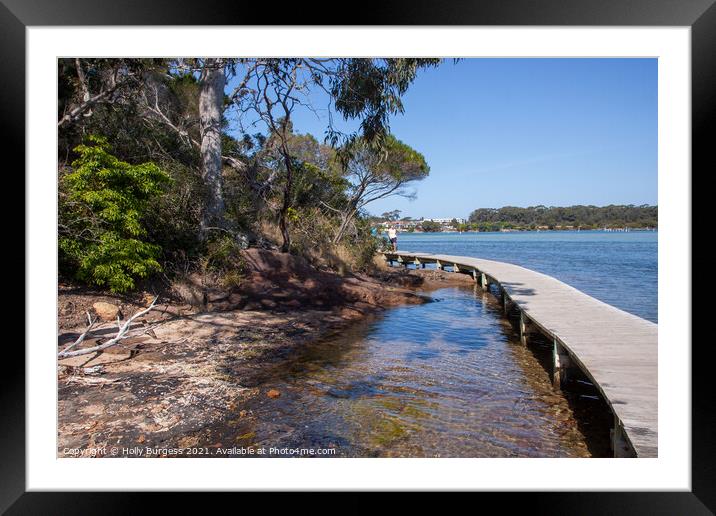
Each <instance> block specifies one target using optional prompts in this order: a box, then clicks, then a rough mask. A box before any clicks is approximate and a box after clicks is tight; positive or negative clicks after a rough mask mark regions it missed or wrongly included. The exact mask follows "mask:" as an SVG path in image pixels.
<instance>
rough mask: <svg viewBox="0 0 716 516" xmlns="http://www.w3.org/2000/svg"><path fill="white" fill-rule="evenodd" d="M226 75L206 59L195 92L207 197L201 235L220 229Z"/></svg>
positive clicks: (218, 62)
mask: <svg viewBox="0 0 716 516" xmlns="http://www.w3.org/2000/svg"><path fill="white" fill-rule="evenodd" d="M225 83H226V75H225V73H224V67H223V63H222V62H221V60H220V59H215V58H212V59H209V58H208V59H206V60H205V62H204V69H203V71H202V77H201V83H200V86H201V89H200V91H199V120H200V127H201V162H202V177H203V179H204V184H205V185H206V188H207V192H208V196H207V199H206V204H205V206H204V210H203V214H202V227H201V234H202V236H203V237H204V238H205V237H206V232H207V228H209V227H211V226H218V227H223V226H224V197H223V194H222V177H221V164H222V160H221V115H222V108H223V104H224V85H225Z"/></svg>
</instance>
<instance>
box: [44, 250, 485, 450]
mask: <svg viewBox="0 0 716 516" xmlns="http://www.w3.org/2000/svg"><path fill="white" fill-rule="evenodd" d="M285 256H286V255H284V256H279V257H276V256H274V255H272V254H270V253H263V252H257V253H256V256H254V258H256V262H255V263H253V264H252V266H253V268H252V271H251V274H250V275H249V276H248V278H247V283H246V284H245V285H243V286H242V287H240V288H237V289H234V290H233V291H231V292H216V291H214V292H208V293H206V292H205V293H204V295H203V297H204V299H203V300H202V301H203V303H201V304H199V306H197V305H196V304H194V305H192V304H191V303H186V302H184V301H185V299H184V300H182V299H180V300H179V301H177V300H176V299H170V298H163V297H161V296H160V299H159V302H158V303H157V305H156V307H155V309H154V310H152V311H151V312H150V313H149V314H148V315H147V316H146V317H143V318H142V319H141V320H137V324H136V325H135V328H134V329H133V330H132V331H133V334H135V335H136V336H134V337H131V338H129V339H127V340H125V341H123V343H122V344H121V345H118V346H115V347H112V348H109V349H107V350H105V351H104V352H102V353H101V354H96V353H93V354H88V355H83V356H78V357H74V358H69V359H64V360H60V361H59V365H58V456H78V455H80V456H92V455H94V453H95V451H96V450H99V453H98V455H99V456H103V455H109V456H111V454H110V453H108V450H111V449H112V447H114V449H116V450H119V452H118V456H132V455H133V453H132V452H131V450H133V449H136V448H137V447H139V448H142V449H146V447H151V448H155V447H156V448H188V447H212V446H213V447H222V446H223V447H226V446H232V445H233V444H234V443H219V442H213V435H212V429H213V428H215V427H217V426H222V427H224V428H226V426H229V427H231V428H232V432H231V434H233V435H236V436H237V439H239V438H240V437H241V436H242V429H244V427H245V428H248V427H249V426H250V421H251V418H252V417H253V414H252V413H251V411H250V409H247V408H244V407H245V406H246V407H247V406H248V402H249V401H250V400H251V399H252V398H254V397H256V396H269V397H273V396H280V395H281V393H280V392H272V391H270V390H269V391H267V392H263V391H262V388H261V387H260V385H261V384H262V382H261V378H262V377H265V375H267V374H270V371H271V368H272V365H276V364H280V363H281V361H283V360H285V359H286V357H287V356H290V354H291V353H292V352H294V351H295V350H296V349H297V348H298V347H300V346H302V345H305V344H307V343H309V342H312V341H315V340H317V339H321V338H326V337H327V336H330V335H331V334H332V333H335V332H340V331H342V330H343V329H345V328H346V327H347V326H348V325H351V324H353V323H355V322H356V321H358V320H360V319H363V318H365V317H367V316H370V315H371V314H375V313H376V312H379V311H381V310H385V309H387V308H390V307H392V306H398V305H402V304H406V303H423V302H425V301H426V299H427V298H426V296H425V293H426V292H428V291H430V290H433V289H436V288H441V287H445V286H450V285H455V284H471V282H472V279H471V278H470V277H469V276H465V275H461V274H452V273H445V272H441V271H432V270H429V271H427V270H417V271H406V270H403V269H390V270H389V269H383V270H380V271H377V272H376V273H375V274H374V275H372V276H367V275H354V276H348V277H338V276H336V275H334V274H331V273H328V272H321V271H315V270H314V269H311V268H310V267H307V266H306V264H304V263H302V262H298V263H296V261H295V260H294V259H291V258H290V257H289V258H288V261H286V260H287V258H286V257H285ZM274 259H275V260H279V261H280V262H281V263H276V262H273V260H274ZM267 261H268V262H271V263H266V262H267ZM151 297H152V296H151V295H149V294H148V293H144V294H139V295H136V296H133V297H132V298H120V297H116V296H107V295H104V294H102V293H97V292H89V291H77V290H73V289H72V288H69V287H62V286H61V288H60V291H59V307H58V323H59V324H58V326H59V336H58V346H59V349H62V348H64V347H65V346H66V345H67V344H68V343H71V342H73V341H74V340H75V339H76V338H77V337H78V336H79V334H80V333H81V332H82V331H84V326H85V323H84V321H85V320H86V315H85V311H86V310H88V309H90V307H91V306H92V305H93V304H94V303H96V302H97V301H104V302H109V303H112V304H114V305H115V306H118V307H119V308H120V310H121V312H122V315H123V316H124V317H127V316H128V315H131V314H132V313H135V312H136V311H138V310H141V309H142V307H143V306H146V304H147V303H148V301H149V300H150V299H151ZM116 331H117V324H116V322H106V323H103V324H101V325H99V326H97V333H98V334H99V337H95V338H92V339H87V340H86V342H84V343H83V344H82V345H81V347H90V346H93V345H96V344H97V342H98V340H100V339H101V338H102V337H104V339H106V338H108V337H111V336H113V335H114V334H115V333H116ZM224 435H226V432H224ZM123 450H124V451H123Z"/></svg>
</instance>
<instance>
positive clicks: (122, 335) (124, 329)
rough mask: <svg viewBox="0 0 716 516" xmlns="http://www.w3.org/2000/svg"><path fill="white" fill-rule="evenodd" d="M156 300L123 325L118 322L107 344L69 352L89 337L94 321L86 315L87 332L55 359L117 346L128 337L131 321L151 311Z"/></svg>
mask: <svg viewBox="0 0 716 516" xmlns="http://www.w3.org/2000/svg"><path fill="white" fill-rule="evenodd" d="M157 299H159V296H157V297H155V298H154V301H152V304H151V305H149V307H148V308H145V309H144V310H141V311H139V312H137V313H136V314H134V315H133V316H132V317H130V318H129V319H127V320H126V322H125V323H124V324H123V325H121V326H120V325H119V321H118V324H117V326H118V328H119V329H118V331H117V335H115V336H114V337H113V338H111V339H110V340H108V341H107V342H104V343H102V344H99V345H97V346H93V347H91V348H86V349H78V350H76V351H70V350H71V349H72V348H75V347H77V346H78V345H79V344H81V343H82V341H84V340H85V337H87V335H89V333H90V331H91V330H92V327H93V326H94V323H95V321H93V320H92V318H91V317H90V315H89V313H88V314H87V318H88V320H89V326H88V328H87V330H85V332H84V333H83V334H82V335H80V336H79V338H78V339H77V340H76V341H75V342H73V343H72V344H70V345H69V346H67V347H66V348H65V349H63V350H62V351H60V352H59V353H58V354H57V358H59V359H62V358H70V357H77V356H80V355H88V354H90V353H96V352H98V351H103V350H105V349H107V348H111V347H112V346H116V345H117V344H119V343H120V342H121V341H122V340H124V339H126V338H127V337H129V335H128V331H129V327H130V325H131V324H132V321H134V320H135V319H136V318H138V317H141V316H143V315H144V314H146V313H148V312H149V311H150V310H152V309H153V308H154V305H155V304H156V302H157Z"/></svg>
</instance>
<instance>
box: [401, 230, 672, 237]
mask: <svg viewBox="0 0 716 516" xmlns="http://www.w3.org/2000/svg"><path fill="white" fill-rule="evenodd" d="M583 231H589V232H591V233H658V232H659V228H626V229H625V228H607V229H591V228H589V229H574V228H570V229H503V230H499V231H479V230H477V229H470V230H465V231H455V230H452V231H403V230H400V229H398V232H399V233H401V234H404V235H405V234H416V235H421V234H435V233H454V234H462V233H581V232H583Z"/></svg>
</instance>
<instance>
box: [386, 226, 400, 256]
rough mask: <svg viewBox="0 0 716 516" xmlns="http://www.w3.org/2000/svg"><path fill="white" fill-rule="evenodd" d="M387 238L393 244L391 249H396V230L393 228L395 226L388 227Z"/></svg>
mask: <svg viewBox="0 0 716 516" xmlns="http://www.w3.org/2000/svg"><path fill="white" fill-rule="evenodd" d="M388 238H389V239H390V243H391V245H392V246H393V251H397V250H398V232H397V231H396V230H395V226H390V227H389V228H388Z"/></svg>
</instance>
